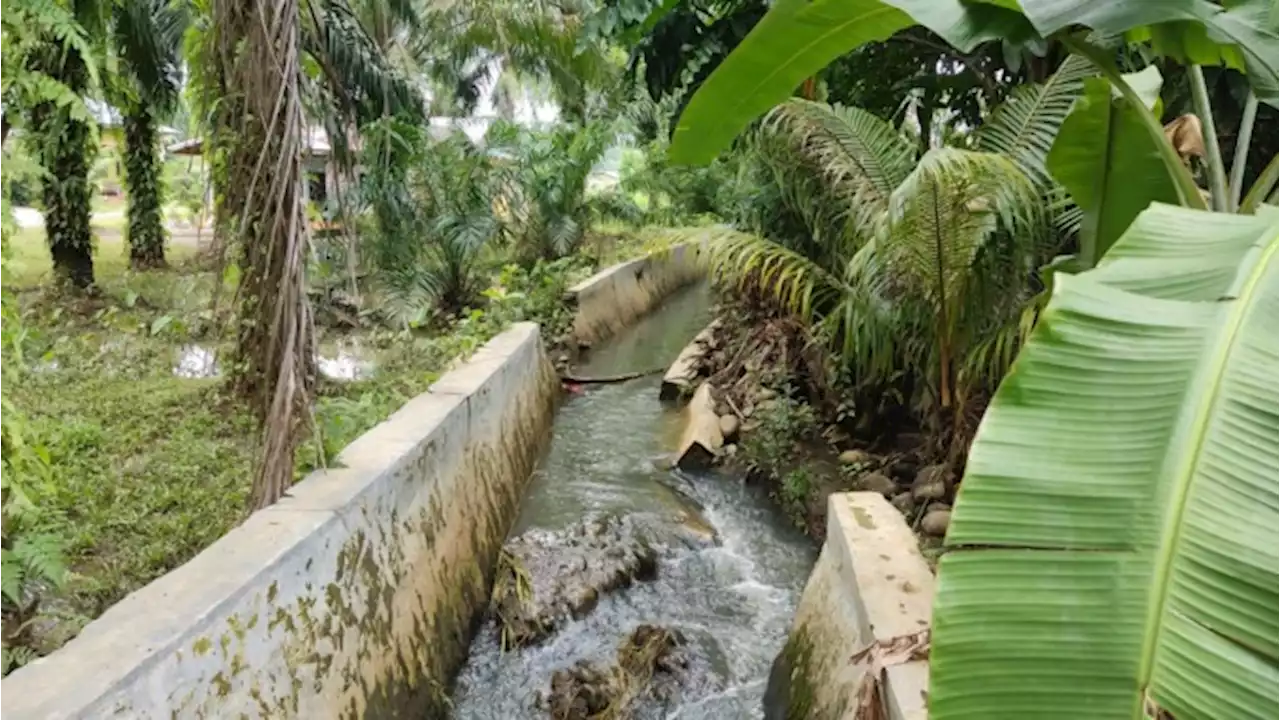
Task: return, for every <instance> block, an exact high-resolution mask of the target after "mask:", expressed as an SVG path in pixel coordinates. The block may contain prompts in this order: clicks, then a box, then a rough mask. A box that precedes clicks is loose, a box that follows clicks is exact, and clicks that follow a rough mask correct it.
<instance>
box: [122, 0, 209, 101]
mask: <svg viewBox="0 0 1280 720" xmlns="http://www.w3.org/2000/svg"><path fill="white" fill-rule="evenodd" d="M114 11H115V12H114V16H113V18H112V35H113V42H114V44H115V47H116V52H117V54H118V55H119V56H120V60H121V66H122V68H123V69H124V70H125V74H126V75H127V77H128V80H129V81H130V82H131V84H132V86H133V87H132V92H134V93H137V95H138V99H139V100H140V101H141V102H142V104H143V105H145V106H146V107H147V109H148V110H149V111H150V112H151V113H153V114H155V115H157V116H161V117H163V116H164V115H166V114H168V113H170V112H172V110H173V108H174V106H175V105H176V104H177V101H178V92H179V90H180V89H181V84H182V78H181V68H180V63H181V50H182V37H183V34H184V33H185V32H186V30H187V27H188V25H190V23H191V14H190V12H189V10H188V8H187V6H186V4H185V3H181V2H173V1H172V0H124V1H123V2H120V3H119V4H117V5H115V6H114Z"/></svg>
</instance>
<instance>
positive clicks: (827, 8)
mask: <svg viewBox="0 0 1280 720" xmlns="http://www.w3.org/2000/svg"><path fill="white" fill-rule="evenodd" d="M913 18H914V19H913ZM915 24H921V25H924V26H925V27H928V28H929V29H930V30H933V31H934V32H936V33H938V34H939V35H940V36H942V37H943V38H944V39H946V40H947V42H949V43H951V44H952V45H954V46H956V47H958V48H960V49H961V50H962V51H968V50H970V49H972V48H973V47H975V46H977V45H978V44H979V43H981V42H984V41H987V40H994V39H999V38H1007V39H1009V40H1011V41H1014V42H1017V41H1021V40H1027V39H1030V38H1031V37H1033V36H1034V35H1035V31H1034V30H1033V29H1032V28H1031V24H1030V22H1029V21H1028V20H1027V19H1026V18H1024V17H1023V16H1022V15H1021V14H1020V13H1017V12H1014V11H1012V10H1009V9H1006V8H1003V7H999V6H996V5H992V4H987V3H968V2H964V1H963V0H885V1H884V2H881V1H880V0H812V2H807V1H806V0H781V1H780V2H778V3H776V4H774V5H773V7H771V8H770V9H769V12H768V13H766V14H765V16H764V18H762V19H761V20H760V22H759V24H757V25H756V26H755V27H754V28H752V29H751V32H750V33H748V34H747V37H745V38H743V40H742V42H741V43H740V44H739V45H738V47H736V48H734V50H733V52H731V53H729V57H727V58H725V60H724V62H723V63H721V64H720V66H719V67H718V68H716V69H715V72H713V73H711V77H709V78H707V81H706V82H704V83H703V84H702V86H701V87H700V88H698V91H697V92H696V93H694V96H693V99H692V100H691V101H690V102H689V106H688V107H686V108H685V110H684V113H683V114H682V115H681V116H680V121H679V123H678V124H677V125H676V129H675V133H674V134H673V135H672V139H671V150H670V154H671V158H672V160H673V161H675V162H681V163H697V164H702V163H707V162H710V161H711V160H712V159H713V158H715V156H716V155H718V154H719V153H720V151H721V150H723V149H724V148H726V147H728V146H729V143H731V142H733V138H734V137H736V136H737V134H738V133H740V132H742V129H743V128H745V127H746V126H747V125H748V124H749V123H750V122H751V121H752V120H755V119H756V118H758V117H760V116H761V115H763V114H764V113H765V112H767V111H768V110H769V109H770V108H772V107H773V106H774V105H777V104H778V103H780V102H782V101H783V100H785V99H787V98H788V97H790V96H791V95H792V94H793V93H794V92H795V90H796V88H797V87H799V86H800V84H801V83H802V82H803V81H804V80H805V79H806V78H808V77H810V76H812V75H813V74H814V73H817V72H818V71H819V70H821V69H822V68H824V67H826V66H827V65H828V64H829V63H830V62H831V61H832V60H835V59H836V58H838V57H840V56H841V55H844V54H846V53H848V52H851V51H853V50H855V49H857V48H858V47H860V46H862V45H864V44H866V43H869V42H874V41H877V40H884V39H886V38H888V37H889V36H890V35H892V34H894V33H895V32H897V31H899V30H902V29H903V28H907V27H910V26H912V25H915Z"/></svg>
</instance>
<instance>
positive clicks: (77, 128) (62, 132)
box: [31, 47, 97, 290]
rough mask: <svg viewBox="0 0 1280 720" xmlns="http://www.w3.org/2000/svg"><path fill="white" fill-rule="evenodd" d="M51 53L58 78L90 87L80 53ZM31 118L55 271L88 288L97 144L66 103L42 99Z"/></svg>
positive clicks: (70, 84)
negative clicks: (92, 178)
mask: <svg viewBox="0 0 1280 720" xmlns="http://www.w3.org/2000/svg"><path fill="white" fill-rule="evenodd" d="M50 52H51V54H53V55H56V56H57V59H56V60H54V61H53V63H51V65H53V68H52V70H53V71H54V72H55V73H57V74H56V75H55V77H59V78H60V79H62V81H63V82H64V83H66V85H67V86H68V87H70V88H72V89H73V90H83V89H85V88H86V87H87V86H88V79H89V71H88V68H87V67H86V66H85V63H84V58H82V57H80V53H79V52H77V51H75V50H73V49H70V48H62V47H57V48H51V49H50ZM50 74H53V73H50ZM31 121H32V122H31V128H32V131H33V133H34V135H35V137H36V138H38V142H39V150H38V155H39V158H40V164H41V165H42V166H43V167H44V169H45V170H46V171H47V172H48V173H49V174H48V176H46V178H45V180H44V209H45V216H44V225H45V234H46V235H47V237H48V239H49V251H50V254H51V255H52V256H53V270H54V274H55V275H57V276H58V278H59V279H61V280H63V281H65V282H67V283H69V284H70V285H72V286H73V287H76V288H79V289H82V290H83V289H86V288H89V287H91V286H92V285H93V235H92V231H91V230H90V224H89V222H90V214H91V212H92V208H91V193H90V188H89V167H90V165H91V164H92V161H93V156H94V155H96V154H97V147H96V145H94V143H93V137H92V133H90V131H89V125H88V124H87V123H85V122H83V121H81V120H77V119H75V118H73V117H72V116H71V112H70V110H69V109H68V108H66V107H59V106H58V105H56V104H54V103H48V102H46V103H41V104H40V105H38V106H37V107H36V108H35V109H33V110H32V113H31Z"/></svg>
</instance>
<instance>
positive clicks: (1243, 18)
mask: <svg viewBox="0 0 1280 720" xmlns="http://www.w3.org/2000/svg"><path fill="white" fill-rule="evenodd" d="M1275 6H1276V3H1275V2H1274V0H1252V1H1248V2H1238V3H1229V6H1228V7H1223V6H1221V5H1218V4H1215V3H1213V2H1209V0H1169V1H1167V2H1145V1H1144V0H1117V1H1116V2H1108V3H1100V2H1096V1H1094V0H1017V1H1016V2H1015V1H1014V0H987V1H985V2H982V1H979V2H966V1H965V0H884V1H881V0H813V2H804V1H803V0H783V1H781V2H778V3H776V4H774V5H773V7H772V8H770V10H769V12H768V13H767V14H766V15H765V17H764V18H763V19H762V20H761V21H760V23H759V24H758V25H757V26H756V27H755V28H754V29H753V30H752V31H751V33H750V34H749V35H748V36H747V37H746V38H745V39H744V40H743V41H742V43H741V44H740V45H739V46H738V47H737V48H736V49H735V50H734V51H733V52H732V53H731V54H730V55H729V57H727V58H726V59H725V61H724V62H723V63H722V64H721V65H720V66H719V67H718V68H717V69H716V70H715V72H713V73H712V74H711V76H710V78H708V80H707V81H706V82H705V83H703V85H702V86H701V87H700V88H699V89H698V91H697V93H695V95H694V97H693V99H692V100H691V101H690V103H689V105H688V107H687V108H686V109H685V111H684V113H683V115H682V116H681V118H680V122H679V124H678V125H677V127H676V131H675V133H674V136H673V140H672V146H671V154H672V157H673V159H676V160H678V161H681V162H690V163H705V162H708V161H710V160H711V159H712V158H714V157H715V156H716V155H717V154H718V153H719V152H720V151H721V150H722V149H724V148H725V147H727V146H728V144H729V143H730V142H731V141H732V140H733V138H734V136H736V135H737V134H738V133H739V132H741V130H742V129H743V128H745V127H746V126H747V125H748V124H749V123H750V122H751V121H752V120H754V119H755V118H757V117H759V116H760V115H762V114H764V113H765V112H767V111H768V110H769V109H770V108H771V107H773V106H774V105H776V104H777V103H779V102H781V101H782V100H784V99H786V98H787V97H788V96H790V95H791V94H793V93H794V91H795V89H796V88H797V87H799V86H800V84H801V83H802V82H803V81H804V80H805V79H806V78H808V77H810V76H811V75H813V74H814V73H816V72H818V71H819V70H821V69H822V68H824V67H825V66H826V65H827V64H828V63H830V62H831V61H833V60H834V59H836V58H837V57H840V56H842V55H844V54H846V53H848V52H850V51H852V50H854V49H856V48H858V47H860V46H861V45H864V44H866V43H868V42H874V41H879V40H884V39H886V38H888V37H889V36H891V35H893V34H894V33H896V32H898V31H899V30H902V29H904V28H907V27H910V26H912V25H916V24H919V25H923V26H925V27H927V28H929V29H930V30H932V31H933V32H935V33H937V34H938V35H939V36H941V37H942V38H944V39H945V40H947V42H949V43H951V45H953V46H954V47H956V48H957V49H958V50H960V51H961V52H968V51H970V50H972V49H973V48H974V47H976V46H977V45H979V44H981V43H982V42H986V41H989V40H994V39H1000V40H1003V41H1005V42H1006V43H1008V44H1010V45H1013V46H1026V47H1032V48H1034V47H1043V45H1044V42H1045V40H1046V39H1056V40H1060V41H1063V42H1066V43H1068V44H1069V46H1070V47H1072V49H1073V50H1074V51H1076V52H1077V53H1079V54H1084V55H1086V56H1087V57H1089V58H1090V59H1091V60H1095V61H1096V62H1099V63H1101V64H1100V68H1101V69H1103V70H1104V71H1106V72H1107V74H1108V77H1109V78H1110V79H1115V78H1116V77H1117V76H1118V75H1119V73H1118V71H1116V70H1114V65H1113V64H1112V63H1111V62H1110V58H1108V57H1107V56H1106V55H1105V53H1103V52H1102V51H1101V50H1100V49H1099V48H1098V47H1097V46H1095V45H1093V44H1091V43H1090V42H1089V41H1088V40H1087V39H1086V38H1083V37H1081V33H1082V32H1083V31H1086V30H1091V31H1094V35H1096V36H1119V35H1124V36H1126V37H1127V38H1129V39H1131V40H1134V41H1148V42H1150V43H1151V45H1152V47H1153V48H1154V49H1155V50H1156V51H1157V52H1160V53H1162V54H1164V55H1167V56H1169V57H1173V58H1175V59H1178V60H1181V61H1183V62H1187V63H1189V64H1191V65H1192V66H1193V67H1196V68H1198V66H1199V65H1204V64H1217V65H1225V66H1228V67H1233V68H1236V69H1240V70H1243V71H1245V72H1247V74H1248V76H1249V79H1250V82H1251V83H1252V85H1253V87H1254V90H1255V93H1256V94H1257V96H1258V98H1259V100H1261V101H1262V102H1266V103H1268V104H1271V105H1276V104H1277V102H1278V98H1277V85H1278V84H1280V83H1278V82H1277V75H1278V66H1280V42H1278V41H1277V34H1276V30H1275V28H1276V22H1275V21H1274V19H1275V15H1276V11H1275ZM1192 74H1193V76H1194V75H1195V72H1194V71H1193V73H1192ZM1193 81H1194V77H1193ZM1118 89H1120V90H1121V91H1122V93H1123V94H1124V97H1125V98H1126V99H1127V100H1129V101H1131V102H1132V101H1135V100H1136V99H1137V98H1136V96H1135V95H1133V94H1131V93H1128V92H1125V88H1124V87H1123V86H1118ZM1143 128H1144V129H1145V130H1146V131H1147V132H1148V133H1150V134H1151V137H1152V139H1153V140H1158V139H1159V137H1160V136H1161V133H1160V126H1159V123H1144V125H1143ZM1208 130H1210V126H1209V125H1206V131H1208ZM1162 158H1163V159H1164V160H1165V161H1166V162H1167V163H1171V165H1170V168H1171V169H1170V172H1175V171H1174V170H1173V169H1172V164H1176V163H1179V161H1178V159H1177V157H1176V153H1167V154H1162ZM1178 179H1179V181H1180V185H1179V189H1180V193H1181V194H1183V198H1182V200H1183V202H1184V203H1185V204H1188V205H1189V206H1192V207H1203V206H1204V203H1203V200H1202V199H1201V198H1200V196H1199V193H1198V192H1192V190H1193V189H1194V182H1192V183H1191V184H1190V185H1189V186H1188V185H1186V184H1185V182H1183V180H1184V178H1181V177H1179V178H1178Z"/></svg>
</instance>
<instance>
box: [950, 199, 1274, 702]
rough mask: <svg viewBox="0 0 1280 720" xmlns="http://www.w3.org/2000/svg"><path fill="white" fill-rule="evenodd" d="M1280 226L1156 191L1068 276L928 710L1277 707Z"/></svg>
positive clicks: (963, 531)
mask: <svg viewBox="0 0 1280 720" xmlns="http://www.w3.org/2000/svg"><path fill="white" fill-rule="evenodd" d="M1277 239H1278V225H1277V217H1276V215H1275V213H1269V214H1267V215H1266V216H1239V215H1223V214H1213V213H1207V212H1202V211H1195V210H1188V209H1182V208H1175V207H1172V206H1167V205H1153V206H1152V207H1151V208H1150V209H1148V210H1146V211H1145V212H1143V213H1142V214H1141V215H1139V216H1138V218H1137V219H1136V220H1135V221H1134V223H1133V225H1132V226H1131V227H1130V228H1129V230H1128V231H1127V232H1126V233H1124V235H1123V236H1122V237H1121V238H1120V240H1119V241H1118V242H1117V243H1116V245H1115V246H1114V247H1113V248H1112V250H1111V252H1110V253H1108V254H1107V255H1106V257H1105V258H1104V259H1103V261H1102V263H1101V264H1100V265H1099V266H1098V267H1097V268H1096V269H1094V270H1091V271H1089V272H1085V273H1081V274H1079V275H1064V274H1059V275H1058V276H1057V277H1056V278H1055V283H1054V289H1053V297H1052V299H1051V301H1050V303H1049V305H1048V307H1047V308H1046V310H1045V312H1044V314H1043V315H1042V317H1041V319H1040V321H1039V323H1038V325H1037V327H1036V329H1035V330H1034V331H1033V333H1032V335H1031V339H1030V340H1029V342H1028V343H1027V345H1026V346H1025V347H1024V349H1023V350H1022V352H1021V354H1020V355H1019V357H1018V359H1017V361H1016V362H1015V363H1014V366H1013V369H1012V371H1011V372H1010V374H1009V375H1008V377H1006V379H1005V380H1004V382H1003V383H1002V384H1001V386H1000V389H999V391H998V392H997V394H996V396H995V398H994V400H993V402H992V403H991V406H990V409H989V410H988V411H987V414H986V416H985V417H984V419H983V421H982V424H981V426H980V428H979V430H978V433H977V437H976V439H975V441H974V444H973V447H972V449H971V451H970V455H969V460H968V467H967V469H966V475H965V478H964V481H963V484H962V485H961V489H960V492H959V497H958V500H957V503H956V507H955V512H954V517H953V521H952V524H951V527H950V530H949V532H948V535H947V538H946V545H947V547H948V549H949V552H948V553H947V554H946V555H945V556H944V557H943V559H942V561H941V563H940V566H939V584H938V595H937V598H936V601H935V607H934V636H933V647H932V655H931V660H930V673H931V687H930V717H931V718H933V719H934V720H940V719H941V720H947V719H949V718H983V719H984V720H987V719H992V718H996V719H998V718H1091V719H1098V720H1107V719H1109V718H1142V717H1157V716H1159V717H1168V716H1171V717H1173V718H1177V720H1192V719H1194V718H1275V717H1276V715H1277V705H1278V694H1277V635H1278V634H1280V633H1278V628H1277V581H1278V578H1277V563H1278V556H1277V546H1278V545H1280V520H1278V518H1280V515H1278V508H1280V498H1278V492H1277V490H1278V488H1280V482H1278V481H1277V477H1278V476H1280V466H1278V462H1277V455H1278V453H1280V443H1278V440H1277V438H1278V437H1280V422H1278V420H1277V415H1278V409H1277V394H1278V393H1280V386H1278V382H1277V376H1278V375H1280V359H1278V358H1280V342H1278V333H1277V327H1278V325H1280V295H1278V290H1280V273H1278V272H1277V259H1276V254H1277V244H1278V243H1277ZM1161 712H1164V713H1168V715H1160V713H1161Z"/></svg>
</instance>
